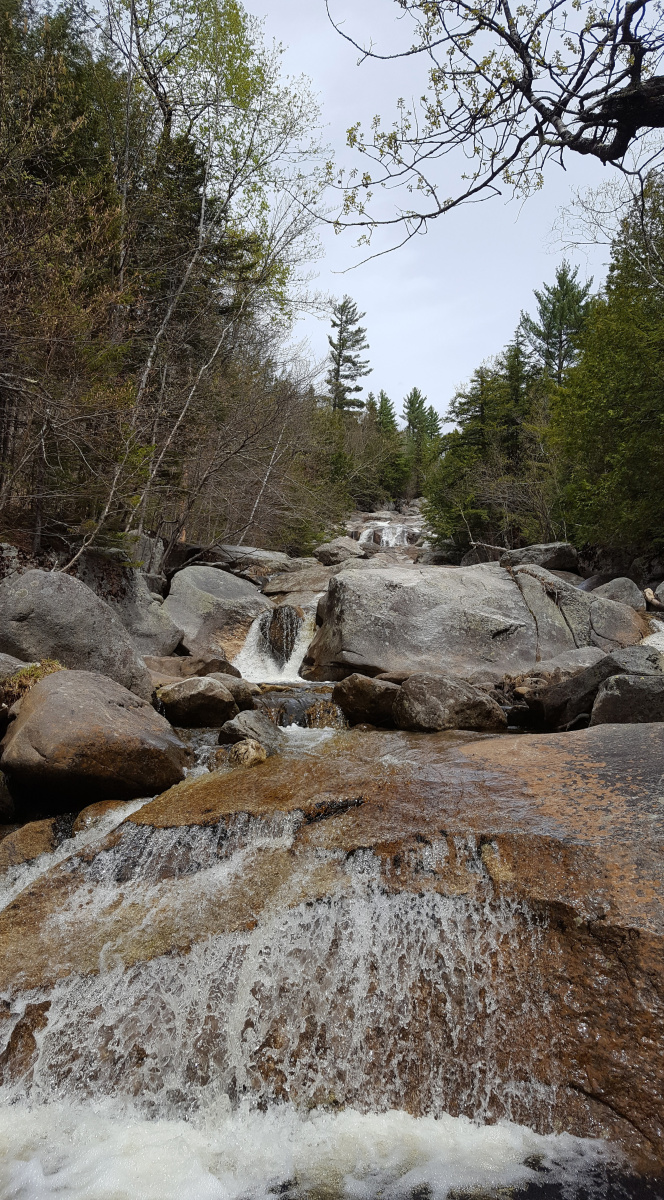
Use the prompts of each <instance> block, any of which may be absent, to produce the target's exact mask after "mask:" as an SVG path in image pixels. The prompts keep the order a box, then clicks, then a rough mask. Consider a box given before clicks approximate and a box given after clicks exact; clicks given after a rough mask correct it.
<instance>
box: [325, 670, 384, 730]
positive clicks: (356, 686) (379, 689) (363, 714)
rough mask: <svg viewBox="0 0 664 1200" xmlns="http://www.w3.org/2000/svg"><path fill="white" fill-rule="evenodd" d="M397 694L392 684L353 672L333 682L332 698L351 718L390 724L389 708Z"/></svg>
mask: <svg viewBox="0 0 664 1200" xmlns="http://www.w3.org/2000/svg"><path fill="white" fill-rule="evenodd" d="M398 695H399V688H398V687H397V685H396V684H395V683H388V682H387V681H386V680H383V679H371V678H369V676H368V675H358V674H354V675H349V676H348V678H347V679H343V680H342V681H341V683H337V684H335V686H334V690H333V692H332V700H333V701H334V703H335V704H338V705H339V708H340V709H341V710H342V712H343V713H345V715H346V716H347V717H349V718H350V720H351V721H369V722H371V723H373V724H377V725H394V717H393V714H392V710H393V708H394V701H395V700H396V698H397V696H398Z"/></svg>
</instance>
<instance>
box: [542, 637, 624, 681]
mask: <svg viewBox="0 0 664 1200" xmlns="http://www.w3.org/2000/svg"><path fill="white" fill-rule="evenodd" d="M605 657H606V654H605V651H604V650H600V649H599V647H598V646H582V647H581V648H580V649H579V650H565V651H564V653H563V654H559V655H557V657H556V658H547V659H546V660H545V661H544V662H538V663H535V666H534V667H531V669H530V671H529V672H528V677H529V678H530V679H538V680H542V681H546V682H547V683H554V682H555V683H558V682H559V681H560V680H562V679H569V678H571V676H572V675H578V674H579V673H580V672H581V671H585V670H587V668H588V667H593V666H594V665H595V663H598V662H599V661H600V659H602V658H605Z"/></svg>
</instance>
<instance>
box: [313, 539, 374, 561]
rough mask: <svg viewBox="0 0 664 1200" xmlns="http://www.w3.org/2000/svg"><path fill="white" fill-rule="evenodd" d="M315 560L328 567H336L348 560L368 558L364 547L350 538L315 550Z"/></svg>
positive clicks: (338, 540) (329, 543) (326, 543)
mask: <svg viewBox="0 0 664 1200" xmlns="http://www.w3.org/2000/svg"><path fill="white" fill-rule="evenodd" d="M314 558H317V559H318V561H319V562H321V563H323V565H324V566H326V567H335V566H337V565H338V564H339V563H342V562H345V561H346V559H347V558H366V554H365V552H364V549H363V547H362V546H361V545H360V543H359V542H356V541H355V540H354V539H353V538H350V537H338V538H335V539H334V541H332V542H325V543H324V544H323V545H322V546H317V547H316V549H315V550H314Z"/></svg>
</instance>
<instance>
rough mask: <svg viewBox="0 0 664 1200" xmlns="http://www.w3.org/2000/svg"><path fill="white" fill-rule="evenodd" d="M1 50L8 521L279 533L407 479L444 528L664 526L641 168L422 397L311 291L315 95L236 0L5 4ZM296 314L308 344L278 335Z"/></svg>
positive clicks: (96, 538) (68, 533)
mask: <svg viewBox="0 0 664 1200" xmlns="http://www.w3.org/2000/svg"><path fill="white" fill-rule="evenodd" d="M0 63H1V71H0V89H1V96H0V104H1V112H0V164H1V166H0V170H1V171H2V190H1V194H0V206H1V210H2V224H3V234H4V236H3V251H2V255H1V256H0V289H1V291H2V316H1V319H0V519H1V521H2V529H3V536H4V537H5V538H6V539H7V540H13V541H17V540H18V541H19V542H21V544H22V545H23V546H24V547H25V548H29V549H30V550H31V552H33V553H38V552H40V550H41V549H42V548H44V547H46V546H48V545H52V544H55V543H57V544H58V546H59V547H60V548H62V547H64V548H65V551H66V554H69V552H71V557H70V561H71V562H72V563H73V562H75V561H76V559H77V557H78V556H79V555H80V554H81V553H82V552H83V551H84V549H85V548H86V547H87V546H89V545H92V544H95V545H98V546H100V547H110V548H118V547H122V546H123V538H125V536H126V535H127V534H128V533H130V532H133V531H136V530H138V531H140V532H146V533H150V534H151V535H154V536H157V537H161V538H163V539H164V541H165V543H166V544H167V545H169V546H173V545H174V544H175V543H176V542H178V541H183V540H187V541H193V542H197V543H200V544H202V545H206V546H213V545H215V544H219V543H229V542H230V543H240V544H258V545H261V546H266V547H272V548H276V549H284V550H287V551H289V552H291V553H293V554H301V553H306V552H307V551H308V550H309V549H310V548H311V546H312V545H314V544H315V543H316V541H320V540H321V538H322V537H324V536H327V535H329V534H333V533H334V532H335V531H338V530H340V529H341V528H342V525H343V521H344V518H345V516H346V515H347V513H348V512H349V511H351V510H352V509H354V508H358V507H359V508H365V509H369V510H371V509H379V508H380V507H385V506H386V505H394V504H398V503H399V501H401V500H404V499H411V498H413V497H416V496H424V498H425V512H426V516H427V519H428V522H429V525H430V528H431V531H432V536H433V538H434V539H435V540H436V541H437V542H438V543H439V544H441V545H447V546H453V547H454V548H456V549H459V550H465V549H467V548H468V547H469V546H471V545H473V544H475V543H486V544H488V545H493V546H495V545H498V546H508V547H513V546H519V545H523V544H527V543H531V542H536V541H551V540H556V539H558V538H566V539H570V540H571V541H573V542H575V543H576V544H579V545H581V544H593V545H601V546H607V547H611V546H617V545H621V546H629V547H630V548H632V549H634V550H637V551H646V550H648V551H652V550H657V549H658V548H660V547H661V546H662V540H663V533H662V530H663V529H664V522H663V517H664V512H663V511H662V510H663V507H664V485H663V484H662V482H661V481H662V478H663V471H662V467H663V465H664V464H663V462H662V456H663V454H664V449H663V440H662V421H663V419H664V377H663V371H662V365H663V361H664V360H663V354H664V266H663V263H664V203H663V201H664V180H663V179H662V178H661V176H660V174H659V173H658V172H657V171H653V172H651V174H650V176H649V177H648V181H647V188H646V192H645V199H644V200H643V202H640V203H636V202H634V203H633V205H632V206H631V208H630V207H629V206H628V207H627V208H626V209H623V210H621V212H620V214H619V217H618V218H617V219H616V222H615V227H614V228H613V229H612V231H611V255H610V265H609V269H608V275H607V278H606V281H605V282H604V283H603V284H602V286H601V287H594V285H593V282H592V281H586V280H584V279H583V278H582V277H581V275H580V273H579V268H578V267H574V266H572V265H570V264H569V263H568V262H563V263H562V265H561V266H559V267H558V269H557V270H556V271H555V275H554V277H553V278H552V279H551V280H549V281H546V282H544V283H543V285H542V288H541V289H539V290H538V291H537V292H536V293H535V296H534V298H533V299H532V302H531V303H530V310H531V311H529V312H524V313H523V314H522V316H521V320H520V322H519V324H518V327H517V329H516V330H515V333H514V337H513V339H512V341H511V342H510V343H509V344H508V345H507V346H506V347H505V349H504V350H503V351H502V353H500V354H499V355H498V356H496V357H495V358H493V359H490V360H487V359H484V361H482V358H483V355H482V347H481V346H478V355H477V357H478V364H479V365H478V367H477V369H476V371H475V372H474V374H473V376H472V378H471V379H470V381H469V382H468V383H467V384H466V385H465V386H463V387H461V388H460V389H459V390H458V392H457V394H456V395H455V396H454V397H453V398H452V399H451V402H450V404H449V408H448V410H447V412H446V413H444V414H442V416H441V415H440V414H439V413H438V412H437V411H436V409H435V408H434V407H433V405H432V404H430V403H429V400H428V399H427V397H425V396H423V395H422V393H421V391H420V390H419V389H418V388H417V386H413V387H412V389H411V390H410V391H409V392H408V394H407V395H406V396H405V397H394V396H393V389H392V388H391V386H390V381H389V380H382V381H379V382H382V383H383V384H384V385H385V386H384V387H379V386H378V385H376V387H375V390H373V391H372V390H370V388H369V385H368V383H367V382H366V378H367V377H368V376H369V375H370V374H373V373H374V372H375V374H376V375H377V376H378V375H379V369H378V368H377V366H376V365H374V366H373V368H372V366H371V363H370V359H369V358H367V357H362V356H363V355H366V354H367V352H368V350H369V341H368V340H367V339H368V337H370V331H369V333H368V334H367V330H366V329H365V328H364V326H362V324H361V321H362V320H363V318H364V314H361V313H359V312H358V309H357V306H356V305H355V303H354V302H353V300H352V298H351V297H349V296H344V297H343V298H342V299H337V300H331V301H330V300H328V299H326V298H325V297H323V298H321V297H319V296H316V295H312V294H311V291H310V286H309V281H308V272H309V271H310V268H311V265H312V264H313V263H315V260H316V255H317V253H318V247H317V234H318V228H319V226H320V222H321V221H322V220H324V219H326V215H325V214H326V212H327V211H328V207H326V206H327V205H328V201H327V199H326V195H327V188H328V186H329V183H330V178H331V174H330V173H331V166H330V163H329V162H328V161H327V157H326V148H325V146H324V144H323V143H322V141H321V134H320V128H319V126H320V121H319V116H318V113H317V110H316V104H315V101H314V99H313V98H312V96H311V94H310V91H309V88H308V84H307V82H306V81H305V80H300V81H292V80H285V79H284V78H283V75H282V72H281V69H280V55H279V51H278V50H275V49H269V48H267V47H266V46H265V45H264V44H263V42H262V40H261V34H260V28H259V26H258V25H257V24H256V23H254V21H253V19H252V18H251V17H249V15H248V14H247V13H246V12H245V11H244V9H243V8H242V6H241V5H240V4H239V3H238V2H237V0H196V3H194V0H150V2H148V0H132V3H131V4H130V5H127V4H125V3H123V2H122V0H111V2H110V3H109V5H108V7H107V8H106V9H105V11H104V12H103V13H101V12H97V11H96V10H93V9H91V10H89V11H85V10H84V9H82V8H80V7H78V6H74V5H64V6H61V7H58V8H56V9H52V8H47V7H44V6H41V5H40V4H39V3H37V4H32V3H29V2H26V0H8V3H7V4H6V5H5V6H4V8H3V11H2V13H1V14H0ZM552 274H553V273H552ZM313 310H315V311H318V312H319V314H321V315H325V314H327V317H328V319H329V321H330V338H329V342H330V351H329V358H328V362H327V363H326V364H325V366H324V367H323V368H322V369H321V368H320V367H319V366H316V365H313V366H312V365H311V364H310V363H307V362H306V361H304V360H303V358H302V356H301V354H299V353H298V352H297V351H294V350H292V349H291V348H290V347H291V341H290V335H291V332H292V328H293V323H294V320H295V318H296V317H297V316H298V314H299V313H301V312H303V311H313ZM363 381H364V382H363ZM372 382H373V380H372ZM367 389H369V390H367Z"/></svg>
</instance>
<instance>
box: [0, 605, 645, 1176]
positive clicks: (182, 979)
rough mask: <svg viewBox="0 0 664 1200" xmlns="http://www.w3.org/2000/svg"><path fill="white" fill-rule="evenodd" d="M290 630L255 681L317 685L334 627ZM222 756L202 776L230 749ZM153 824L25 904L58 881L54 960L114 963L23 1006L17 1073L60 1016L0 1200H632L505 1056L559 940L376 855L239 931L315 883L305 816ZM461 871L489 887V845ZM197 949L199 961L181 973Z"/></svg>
mask: <svg viewBox="0 0 664 1200" xmlns="http://www.w3.org/2000/svg"><path fill="white" fill-rule="evenodd" d="M288 621H290V618H288ZM288 621H286V623H285V625H284V626H283V628H282V631H281V633H280V646H281V649H280V654H281V659H282V664H281V665H279V663H278V662H277V661H275V657H274V654H273V653H272V651H271V648H270V644H269V640H268V639H267V636H266V626H265V622H263V624H261V621H260V620H259V621H257V622H255V623H254V626H253V627H252V630H251V632H250V634H249V637H248V639H247V644H246V646H245V648H244V650H243V651H242V653H241V655H240V656H239V658H238V659H237V664H238V666H240V668H241V670H242V673H243V675H244V676H245V677H246V678H249V679H260V680H261V681H262V682H266V681H268V680H270V679H273V680H277V681H284V680H288V679H297V667H298V665H299V662H300V661H301V657H302V654H303V653H304V650H305V648H306V645H307V642H308V640H309V639H310V636H311V621H310V620H308V619H307V618H304V619H303V620H302V621H301V623H300V625H298V626H297V627H295V626H293V627H292V628H291V627H290V626H289V624H288ZM283 629H285V631H286V636H285V637H284V636H283ZM289 637H290V639H291V644H290V646H289V644H288V639H289ZM286 651H288V657H285V652H286ZM349 736H350V735H348V734H346V733H345V732H343V731H339V730H335V729H331V728H322V729H305V728H299V727H296V726H292V727H291V728H290V729H289V730H288V731H287V733H286V737H285V743H284V751H283V752H284V754H285V755H286V756H290V758H292V759H293V760H294V761H298V762H301V761H302V760H303V759H315V757H316V756H317V755H320V754H323V753H324V752H325V747H326V745H328V744H329V742H330V739H332V738H342V739H343V738H344V737H349ZM197 738H198V741H197V744H199V745H200V753H199V757H200V761H201V764H202V763H203V761H204V752H207V751H208V750H209V749H210V748H211V746H212V744H213V742H214V740H215V739H214V736H212V735H211V734H210V733H208V732H207V731H200V732H199V733H198V734H197ZM208 743H210V745H209V746H208ZM341 744H343V743H341ZM350 744H351V743H350V742H349V745H350ZM386 754H387V756H388V758H389V747H387V746H386ZM386 761H387V759H386ZM204 770H205V767H204V766H203V765H200V766H199V768H198V769H197V770H196V772H195V773H200V772H202V771H204ZM142 803H143V802H140V801H139V802H135V803H134V804H132V805H128V806H127V808H126V810H122V811H121V812H120V813H118V811H117V810H115V811H114V812H113V813H111V814H109V815H108V817H106V818H104V821H105V824H103V825H101V826H100V825H97V826H96V827H94V828H93V829H92V830H86V831H85V832H83V833H80V834H78V835H77V836H76V837H74V838H71V839H69V841H68V842H65V843H63V844H62V846H61V847H60V848H59V849H58V851H56V853H55V854H54V855H44V856H42V857H41V858H40V859H38V860H35V861H33V862H32V863H29V864H27V865H25V866H23V867H20V868H17V869H16V870H15V871H14V872H13V874H12V875H11V877H8V879H7V881H6V884H5V887H4V891H3V892H2V893H0V909H2V908H4V907H6V906H7V905H10V904H11V903H12V902H13V901H15V899H16V897H17V896H19V895H20V894H21V892H22V891H24V890H25V889H31V888H32V889H35V888H37V889H38V888H39V885H40V880H41V879H42V877H43V876H45V875H46V873H47V872H48V871H52V870H53V868H54V867H55V869H56V872H60V873H61V876H60V877H63V878H65V879H71V881H72V882H71V884H69V883H68V884H67V888H66V891H65V892H64V893H63V895H64V899H63V900H62V902H61V903H60V904H59V905H58V906H57V907H56V908H55V909H54V910H53V911H52V912H51V914H50V916H48V918H47V919H46V922H45V925H44V927H43V929H42V937H43V939H44V940H45V941H46V943H47V944H48V946H49V948H50V953H51V955H52V957H53V961H55V962H57V961H59V959H61V958H63V957H64V958H66V955H67V953H68V948H69V947H71V946H76V944H77V942H78V941H79V940H82V941H83V942H85V941H86V939H89V938H92V939H93V940H94V944H95V945H96V946H97V947H98V951H96V952H95V953H96V955H97V957H96V958H94V955H93V960H91V961H94V969H92V970H88V971H86V972H80V971H79V972H76V971H72V972H64V973H63V974H62V977H61V978H59V980H57V981H56V982H55V983H54V984H53V986H52V987H51V988H50V989H49V991H48V992H47V993H46V992H42V991H41V990H40V989H32V990H30V991H26V992H24V993H22V994H19V995H16V994H13V995H11V996H5V997H2V996H0V1015H2V1016H4V1022H3V1029H4V1032H3V1034H2V1039H3V1041H2V1042H1V1043H0V1066H1V1065H2V1063H3V1061H4V1060H3V1056H2V1046H3V1045H7V1044H9V1042H10V1040H11V1039H12V1038H14V1039H15V1040H16V1039H17V1038H18V1039H19V1041H20V1038H21V1037H24V1035H23V1034H22V1033H21V1030H22V1029H23V1024H24V1023H25V1022H26V1021H27V1020H28V1017H29V1015H30V1014H31V1013H34V1012H35V1011H37V1010H38V1009H39V1006H40V1005H42V1006H44V1005H46V1007H47V1016H48V1019H47V1021H46V1022H45V1023H42V1026H40V1027H39V1026H38V1027H37V1029H36V1032H35V1033H34V1035H32V1034H30V1036H34V1044H35V1053H34V1061H33V1064H32V1067H31V1069H30V1070H29V1071H28V1072H27V1073H24V1074H22V1075H21V1076H20V1077H19V1078H13V1077H12V1076H11V1073H6V1075H5V1080H4V1084H3V1086H2V1088H0V1200H50V1198H51V1197H54V1198H55V1197H57V1198H60V1200H134V1198H136V1200H139V1198H140V1200H171V1198H173V1200H254V1198H255V1200H268V1198H269V1197H274V1196H285V1197H287V1198H289V1200H300V1198H305V1197H306V1198H309V1200H374V1198H375V1200H379V1198H380V1200H401V1198H402V1197H403V1198H404V1200H406V1198H408V1200H445V1198H446V1197H454V1200H458V1198H459V1197H460V1196H465V1195H469V1196H470V1195H476V1196H478V1197H479V1196H481V1197H482V1198H483V1200H486V1198H487V1197H496V1198H501V1200H504V1198H505V1197H506V1196H508V1195H509V1196H511V1195H512V1194H513V1189H520V1190H521V1192H522V1194H523V1196H524V1197H533V1198H538V1200H552V1198H553V1197H561V1198H563V1200H564V1198H566V1197H570V1200H573V1198H581V1197H583V1198H584V1200H588V1198H590V1197H595V1196H596V1197H600V1196H602V1197H612V1198H613V1197H618V1196H623V1195H625V1196H627V1195H629V1196H632V1193H631V1192H623V1191H622V1190H621V1188H620V1187H617V1185H616V1186H614V1185H613V1184H612V1182H611V1179H612V1175H611V1172H612V1170H613V1166H612V1164H613V1163H614V1162H616V1161H617V1160H615V1159H614V1157H613V1152H611V1151H610V1149H609V1148H608V1147H607V1146H606V1145H605V1144H604V1143H602V1142H601V1141H593V1140H590V1139H581V1138H575V1137H572V1136H570V1135H568V1134H555V1135H554V1134H550V1135H546V1136H544V1135H541V1134H538V1133H535V1132H534V1131H533V1130H532V1129H530V1128H528V1127H527V1125H526V1124H523V1121H524V1114H528V1113H529V1112H533V1113H534V1112H535V1111H537V1112H538V1113H540V1114H541V1113H542V1112H546V1111H547V1109H548V1107H549V1106H551V1105H552V1103H553V1100H554V1098H555V1083H552V1084H550V1085H547V1086H546V1087H545V1086H544V1085H542V1084H541V1083H536V1082H535V1080H534V1078H532V1077H531V1075H530V1073H529V1070H528V1062H529V1058H528V1055H529V1048H528V1047H527V1046H520V1047H519V1046H516V1047H515V1051H514V1059H515V1062H516V1063H517V1067H516V1068H515V1069H514V1070H507V1071H506V1069H505V1066H504V1064H503V1063H502V1062H501V1060H500V1058H499V1056H498V1049H499V1047H500V1046H501V1045H504V1044H505V1041H506V1038H509V1020H510V1019H511V1014H509V1013H508V1014H506V1013H505V1005H504V1003H503V997H504V993H505V989H506V983H505V981H506V980H510V981H511V982H510V986H511V987H512V989H514V986H515V984H514V979H515V978H516V977H517V976H518V977H519V980H518V984H517V986H518V988H519V989H520V991H519V997H518V1003H519V1005H520V1011H521V1013H522V1014H530V1015H531V1016H532V1013H531V1012H530V1009H529V1006H530V1005H532V1003H533V999H532V996H533V990H532V989H533V987H534V986H535V981H536V978H537V960H538V953H539V945H540V939H541V936H542V924H541V918H536V917H534V915H533V914H531V913H530V912H529V911H528V910H527V909H525V908H524V907H523V906H521V905H519V904H516V903H514V902H508V901H505V900H499V899H497V898H496V896H494V895H493V892H492V887H491V884H490V881H487V880H485V881H484V882H483V883H482V884H481V886H478V889H477V890H476V891H475V892H474V893H473V895H466V894H459V895H441V894H438V893H437V892H428V893H426V892H425V893H422V892H418V891H413V890H408V889H404V890H402V891H395V892H391V893H390V892H386V890H385V888H384V887H383V886H382V884H381V878H380V863H379V860H378V858H377V856H376V855H375V854H374V852H373V851H371V850H368V849H367V850H363V849H359V850H357V851H356V852H355V853H354V854H353V855H352V856H350V859H349V857H348V856H347V855H344V854H343V853H342V852H341V851H339V850H323V849H318V850H313V851H310V852H309V853H307V854H304V855H301V856H300V857H299V858H298V859H297V860H296V861H297V866H296V868H295V869H294V870H293V871H291V873H290V875H289V876H288V878H286V877H285V876H284V882H283V883H282V884H280V885H279V886H277V887H276V890H273V891H272V892H271V893H269V898H268V899H267V900H266V901H265V903H264V904H263V905H262V908H261V909H260V913H259V916H258V917H257V919H255V920H253V921H251V922H249V923H247V922H246V921H244V922H243V920H236V921H235V922H233V921H232V920H231V921H227V924H226V927H224V920H225V918H224V916H223V914H224V913H226V912H230V913H232V912H233V911H234V910H235V907H237V906H238V905H240V907H241V905H242V902H243V894H244V892H245V891H246V889H247V888H249V889H250V888H252V887H254V888H258V889H259V891H260V889H261V888H262V887H263V886H264V882H265V880H268V879H269V877H270V872H273V871H274V870H275V869H276V867H278V868H279V869H281V867H280V866H279V864H282V866H283V864H284V863H285V862H286V861H287V860H288V861H292V859H289V855H290V854H291V851H292V849H293V847H294V843H295V839H296V837H297V835H298V831H299V830H300V828H301V827H302V822H303V819H304V818H303V815H302V813H300V812H280V811H276V812H273V813H272V814H271V815H269V816H251V815H249V814H247V813H238V814H236V815H231V816H229V817H227V818H224V819H223V820H220V822H219V823H218V824H217V825H200V826H187V827H184V828H177V827H176V828H164V829H158V828H153V827H152V826H149V825H140V824H133V823H127V824H124V825H122V824H120V822H121V820H122V818H123V817H124V816H126V815H128V814H129V813H130V812H134V811H136V810H137V809H138V808H140V805H141V804H142ZM111 835H112V836H111ZM104 836H106V837H107V842H105V843H104V845H105V847H106V848H105V849H104V850H103V852H100V853H97V854H94V853H92V852H91V847H92V846H93V844H94V843H95V842H97V841H99V839H100V838H102V837H104ZM450 852H451V849H450V845H449V843H448V840H447V839H446V838H445V837H444V836H441V838H440V840H439V842H435V843H433V844H432V845H430V846H429V847H425V848H423V849H422V851H421V853H422V855H424V856H425V857H426V855H427V854H428V855H429V857H430V859H431V863H430V864H429V866H430V867H431V869H434V868H435V866H436V862H437V861H438V859H440V860H441V861H443V860H444V858H445V856H446V855H448V854H449V853H450ZM454 854H455V855H456V858H457V859H458V860H461V859H463V860H464V862H465V863H466V865H467V866H468V869H469V870H471V871H472V870H476V871H478V872H479V871H481V856H479V854H478V847H477V845H476V844H475V839H474V838H473V837H468V838H457V839H456V840H455V845H454ZM275 864H276V867H275ZM425 866H426V863H425ZM289 869H290V868H289ZM342 870H343V872H344V874H343V882H342V884H341V885H339V886H336V885H335V886H332V885H330V886H329V887H327V892H325V890H323V892H321V893H320V895H321V896H323V897H324V899H322V900H321V902H318V903H314V902H312V900H311V899H310V897H312V896H315V895H316V894H317V893H316V889H317V888H320V887H321V884H320V880H321V879H334V878H336V875H335V873H337V875H338V874H339V872H341V871H342ZM487 878H488V877H487ZM326 886H327V885H326ZM220 915H221V918H222V919H220ZM174 927H175V928H176V929H178V930H181V931H184V932H186V933H187V934H189V933H191V940H190V943H189V944H184V943H183V944H182V947H181V949H169V950H168V951H167V952H164V953H160V952H157V951H158V942H159V938H160V937H161V936H162V933H163V931H164V930H167V931H168V930H171V929H173V928H174ZM185 941H186V939H185ZM153 943H154V945H155V946H157V950H154V949H152V946H153ZM524 946H525V948H526V951H525V957H524ZM143 947H147V948H150V949H149V953H146V952H145V951H144V949H142V948H143ZM524 964H525V967H524ZM3 1006H4V1007H3ZM506 1022H507V1023H506ZM406 1109H408V1110H410V1111H405V1110H406ZM413 1112H419V1113H420V1114H421V1115H419V1116H413V1115H410V1113H413ZM450 1113H455V1114H457V1115H450ZM461 1114H463V1115H461ZM497 1114H498V1116H499V1118H500V1119H498V1120H496V1115H497ZM471 1117H472V1119H470V1118H471ZM526 1119H527V1115H526ZM505 1189H508V1191H505ZM644 1195H645V1193H644Z"/></svg>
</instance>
